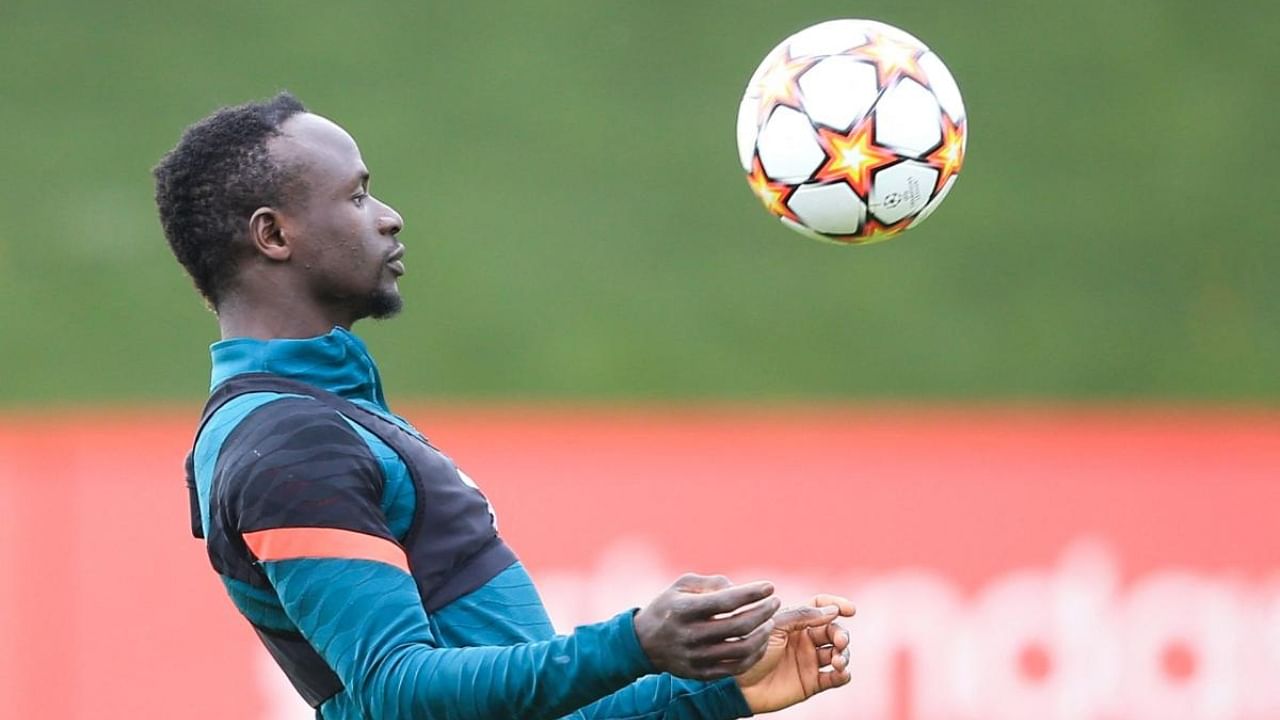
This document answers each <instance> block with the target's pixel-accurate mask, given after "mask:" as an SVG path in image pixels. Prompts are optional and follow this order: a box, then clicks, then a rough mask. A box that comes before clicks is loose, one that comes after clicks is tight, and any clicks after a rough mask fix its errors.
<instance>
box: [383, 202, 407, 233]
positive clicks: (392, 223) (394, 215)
mask: <svg viewBox="0 0 1280 720" xmlns="http://www.w3.org/2000/svg"><path fill="white" fill-rule="evenodd" d="M382 208H383V211H384V212H383V213H382V215H381V216H379V217H378V232H380V233H382V234H383V235H396V234H398V233H399V232H400V231H401V230H403V229H404V218H402V217H400V213H398V212H396V210H395V208H393V207H391V206H390V205H386V204H384V205H383V206H382Z"/></svg>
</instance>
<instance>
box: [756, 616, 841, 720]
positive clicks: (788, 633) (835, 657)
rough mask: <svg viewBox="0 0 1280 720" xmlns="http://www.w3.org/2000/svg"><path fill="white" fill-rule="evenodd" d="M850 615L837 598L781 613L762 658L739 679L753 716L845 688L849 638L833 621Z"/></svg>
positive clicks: (775, 620) (775, 619) (776, 617)
mask: <svg viewBox="0 0 1280 720" xmlns="http://www.w3.org/2000/svg"><path fill="white" fill-rule="evenodd" d="M853 613H854V607H853V603H851V602H849V601H848V600H846V599H844V598H842V597H839V596H837V595H817V596H815V597H814V598H813V600H811V601H810V604H809V605H807V606H796V607H789V608H786V609H785V610H783V611H781V612H779V613H778V614H777V615H776V616H775V617H774V619H773V620H774V628H773V632H772V633H771V634H770V636H769V643H768V649H767V650H766V652H765V654H764V657H763V658H762V659H761V660H760V662H759V663H756V665H755V666H753V667H752V668H751V669H750V670H747V671H746V672H745V673H743V674H741V675H739V676H738V677H737V681H738V687H739V688H740V689H741V690H742V696H743V697H744V698H746V700H747V705H748V706H749V707H750V708H751V712H752V713H755V714H759V713H766V712H773V711H774V710H781V709H782V708H785V707H789V706H791V705H795V704H796V703H798V702H801V701H803V700H807V699H809V698H811V697H813V696H814V695H817V694H818V693H820V692H822V691H823V690H830V689H832V688H837V687H840V686H841V685H844V684H846V683H848V682H849V678H850V676H849V632H848V631H847V630H845V629H844V628H843V627H841V626H840V624H839V623H837V622H835V619H836V618H837V617H853Z"/></svg>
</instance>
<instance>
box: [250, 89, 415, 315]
mask: <svg viewBox="0 0 1280 720" xmlns="http://www.w3.org/2000/svg"><path fill="white" fill-rule="evenodd" d="M280 129H281V131H282V134H281V135H280V136H278V137H276V138H274V139H273V140H272V141H271V144H270V150H271V155H272V158H273V159H275V160H276V161H277V162H280V163H282V164H283V165H284V166H285V167H287V168H290V169H291V170H292V173H293V174H294V175H295V177H296V178H297V180H296V189H295V191H294V193H293V195H294V197H291V198H290V199H289V200H288V201H287V203H286V207H285V208H284V209H283V211H282V213H281V216H280V228H281V232H282V233H284V234H285V237H286V238H287V239H288V240H289V241H290V242H291V243H292V250H293V252H292V255H291V257H290V263H291V265H292V266H293V269H294V271H295V272H298V273H301V274H302V276H303V278H304V281H305V282H304V286H305V287H307V288H309V290H310V292H311V294H312V299H313V300H314V301H316V302H317V303H320V304H322V305H324V306H327V307H331V308H334V309H335V310H338V311H339V314H341V315H347V316H349V317H350V319H351V322H354V321H356V320H358V319H360V318H363V317H375V318H381V317H389V316H391V315H394V314H395V313H396V312H398V311H399V310H400V306H401V299H400V288H399V286H398V284H397V281H396V279H397V278H398V277H399V276H400V275H402V274H404V264H403V262H402V261H401V260H400V257H401V256H402V255H403V254H404V246H403V245H401V244H400V242H399V241H398V240H396V233H398V232H400V229H401V227H403V225H404V221H403V220H402V219H401V217H400V214H399V213H397V212H396V211H395V210H393V209H392V208H391V207H390V206H388V205H386V204H384V203H382V202H381V201H379V200H378V199H377V198H375V197H373V195H371V194H369V171H368V169H367V168H366V167H365V165H364V161H363V160H362V159H361V157H360V148H358V147H357V146H356V143H355V140H353V139H352V138H351V136H350V135H348V134H347V133H346V131H345V130H343V129H342V128H340V127H338V126H337V125H335V124H334V123H332V122H330V121H329V120H326V119H325V118H322V117H320V116H319V115H312V114H310V113H302V114H298V115H294V116H293V117H291V118H289V119H288V120H286V121H285V122H284V123H283V124H282V125H281V128H280Z"/></svg>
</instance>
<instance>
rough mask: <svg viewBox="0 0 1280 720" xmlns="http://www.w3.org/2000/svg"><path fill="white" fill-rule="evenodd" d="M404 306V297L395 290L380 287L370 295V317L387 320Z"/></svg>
mask: <svg viewBox="0 0 1280 720" xmlns="http://www.w3.org/2000/svg"><path fill="white" fill-rule="evenodd" d="M403 307H404V299H403V298H401V297H400V293H398V292H396V291H394V290H384V289H382V288H378V289H376V290H374V291H373V292H372V293H370V295H369V305H368V308H369V317H371V318H373V319H374V320H386V319H387V318H390V317H394V316H395V315H397V314H398V313H399V312H400V310H401V309H402V308H403Z"/></svg>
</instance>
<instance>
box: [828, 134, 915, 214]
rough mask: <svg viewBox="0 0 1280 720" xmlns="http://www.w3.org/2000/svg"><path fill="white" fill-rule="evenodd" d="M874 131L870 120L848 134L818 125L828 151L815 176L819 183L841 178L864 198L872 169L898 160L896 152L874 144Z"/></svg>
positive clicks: (874, 169) (869, 183)
mask: <svg viewBox="0 0 1280 720" xmlns="http://www.w3.org/2000/svg"><path fill="white" fill-rule="evenodd" d="M874 133H875V123H874V121H872V120H867V121H865V122H861V123H858V124H857V125H855V126H854V127H853V129H852V130H850V131H849V133H848V134H845V133H841V132H840V131H838V130H831V129H830V128H825V127H819V128H818V139H819V141H820V142H821V143H822V149H823V150H824V151H826V153H827V161H826V163H824V164H823V166H822V167H820V168H818V172H817V174H816V175H815V179H817V180H818V181H820V182H833V181H838V180H843V181H844V182H847V183H849V187H851V188H853V191H854V192H856V193H858V196H859V197H861V198H862V199H863V200H866V199H867V197H868V195H870V193H871V177H872V175H873V174H874V173H875V171H876V170H878V169H880V168H882V167H885V166H887V165H892V164H893V163H895V162H897V161H898V159H899V158H898V155H897V153H895V152H893V151H892V150H889V149H887V148H883V147H880V146H879V145H876V144H875V140H873V137H874Z"/></svg>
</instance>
